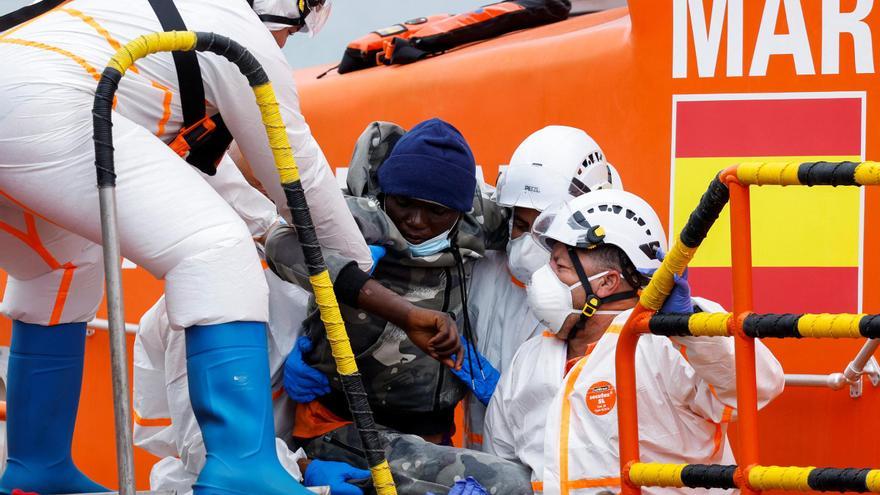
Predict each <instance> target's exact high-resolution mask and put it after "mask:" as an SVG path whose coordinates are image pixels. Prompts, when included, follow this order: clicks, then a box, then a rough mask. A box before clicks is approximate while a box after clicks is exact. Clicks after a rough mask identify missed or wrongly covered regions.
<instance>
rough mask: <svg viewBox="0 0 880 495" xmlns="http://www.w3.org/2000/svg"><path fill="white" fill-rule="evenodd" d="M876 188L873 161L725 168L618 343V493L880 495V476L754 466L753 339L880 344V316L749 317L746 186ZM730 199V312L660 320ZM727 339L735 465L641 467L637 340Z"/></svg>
mask: <svg viewBox="0 0 880 495" xmlns="http://www.w3.org/2000/svg"><path fill="white" fill-rule="evenodd" d="M761 185H783V186H815V185H832V186H867V185H880V164H878V163H874V162H865V163H853V162H840V163H828V162H810V163H744V164H740V165H737V166H734V167H731V168H728V169H726V170H724V171H722V172H721V173H720V174H718V176H717V177H716V178H715V179H714V180H713V181H712V183H711V184H710V185H709V189H708V190H707V192H706V194H704V195H703V197H702V198H701V199H700V204H699V205H698V206H697V208H696V209H695V210H694V212H693V213H692V214H691V216H690V218H689V219H688V222H687V224H686V225H685V227H684V228H683V229H682V231H681V234H680V235H679V237H678V239H677V240H676V242H675V243H674V244H673V247H672V248H671V249H670V252H669V255H667V257H666V259H664V261H663V263H662V265H661V267H660V268H659V269H658V270H657V272H656V273H655V274H654V277H653V279H652V280H651V283H650V284H649V285H648V287H646V288H645V290H644V291H643V292H642V295H641V298H640V300H639V303H638V305H637V306H636V308H635V309H634V310H633V312H632V315H631V316H630V318H629V320H628V321H627V323H626V325H625V326H624V328H623V331H622V332H621V335H620V339H619V341H618V345H617V355H616V366H617V386H618V408H619V409H618V425H619V430H620V469H621V482H622V487H621V488H622V490H621V493H622V494H623V495H637V494H640V493H641V487H642V486H666V487H693V488H697V487H701V488H739V489H740V490H741V491H742V493H743V494H744V495H753V494H757V493H759V492H760V491H762V490H791V491H808V490H821V491H829V490H833V491H855V492H875V493H880V470H875V469H836V468H812V467H807V468H801V467H778V466H761V465H760V464H759V462H758V452H759V449H758V445H759V443H758V395H757V385H756V376H755V338H766V337H775V338H784V337H813V338H841V337H843V338H861V337H867V338H880V315H828V314H822V315H811V314H804V315H776V314H766V315H761V314H755V313H753V312H752V241H751V224H750V201H749V187H750V186H761ZM728 202H729V203H730V217H731V218H730V232H731V248H732V268H733V313H730V314H727V313H721V314H718V313H715V314H704V313H698V314H695V315H686V314H671V315H669V314H667V315H657V311H658V310H659V309H660V307H661V306H662V304H663V301H664V300H665V299H666V296H668V295H669V293H670V292H671V290H672V287H673V284H674V278H673V275H674V274H676V273H677V274H681V273H683V272H684V269H685V268H686V267H687V265H688V263H689V262H690V260H691V259H692V258H693V256H694V254H695V253H696V251H697V248H699V246H700V244H701V243H702V242H703V240H704V239H705V237H706V235H707V234H708V232H709V229H710V228H711V226H712V224H714V222H715V220H716V219H717V218H718V215H719V214H720V213H721V210H722V209H723V208H724V207H725V205H726V204H727V203H728ZM643 333H653V334H659V335H666V336H674V335H694V336H706V337H713V336H728V335H729V336H732V337H733V338H734V339H735V344H736V345H735V352H736V387H737V411H738V421H739V430H738V431H739V440H740V442H739V444H740V449H739V452H738V459H739V465H738V466H723V465H697V464H690V465H688V464H662V463H642V462H639V430H638V411H637V402H636V374H635V350H636V346H637V345H638V341H639V336H640V335H641V334H643Z"/></svg>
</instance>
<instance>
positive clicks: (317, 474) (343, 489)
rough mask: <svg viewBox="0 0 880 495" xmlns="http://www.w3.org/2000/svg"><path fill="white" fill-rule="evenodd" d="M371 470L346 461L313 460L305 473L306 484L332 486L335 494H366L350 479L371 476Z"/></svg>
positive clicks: (304, 481)
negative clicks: (354, 465) (351, 482)
mask: <svg viewBox="0 0 880 495" xmlns="http://www.w3.org/2000/svg"><path fill="white" fill-rule="evenodd" d="M369 477H370V472H369V471H367V470H366V469H358V468H356V467H352V466H349V465H348V464H346V463H344V462H334V461H319V460H317V459H316V460H313V461H311V462H310V463H309V466H308V467H307V468H306V472H305V473H304V474H303V483H304V484H305V485H306V486H325V485H329V486H330V493H332V494H333V495H364V491H363V490H361V489H360V488H358V487H356V486H355V485H352V484H350V483H349V481H350V480H360V479H364V478H369Z"/></svg>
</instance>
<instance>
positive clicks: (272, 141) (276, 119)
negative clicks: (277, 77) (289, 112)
mask: <svg viewBox="0 0 880 495" xmlns="http://www.w3.org/2000/svg"><path fill="white" fill-rule="evenodd" d="M253 90H254V95H255V96H256V97H257V106H258V107H260V113H261V114H262V116H263V125H264V126H266V134H267V135H268V136H269V147H270V148H272V154H273V155H274V156H275V167H276V168H277V169H278V175H279V176H280V177H281V184H290V183H292V182H296V181H298V180H299V169H298V168H297V167H296V160H295V159H294V158H293V150H292V149H290V141H288V139H287V128H286V127H285V126H284V121H283V120H282V119H281V111H280V110H279V109H278V100H276V99H275V91H273V90H272V83H266V84H260V85H259V86H254V88H253Z"/></svg>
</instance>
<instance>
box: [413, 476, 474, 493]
mask: <svg viewBox="0 0 880 495" xmlns="http://www.w3.org/2000/svg"><path fill="white" fill-rule="evenodd" d="M426 495H434V494H433V493H428V494H426ZM449 495H489V492H488V491H486V489H485V488H483V486H482V485H480V484H479V483H478V482H477V480H475V479H473V478H472V477H470V476H468V477H467V479H463V480H458V481H456V482H455V484H454V485H452V490H449Z"/></svg>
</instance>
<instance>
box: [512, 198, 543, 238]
mask: <svg viewBox="0 0 880 495" xmlns="http://www.w3.org/2000/svg"><path fill="white" fill-rule="evenodd" d="M540 214H541V212H540V211H538V210H534V209H532V208H523V207H521V206H515V207H514V208H513V228H512V229H511V230H510V238H511V239H517V238H519V237H520V236H522V235H524V234H528V233H529V231H531V230H532V224H533V223H535V219H536V218H538V215H540Z"/></svg>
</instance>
